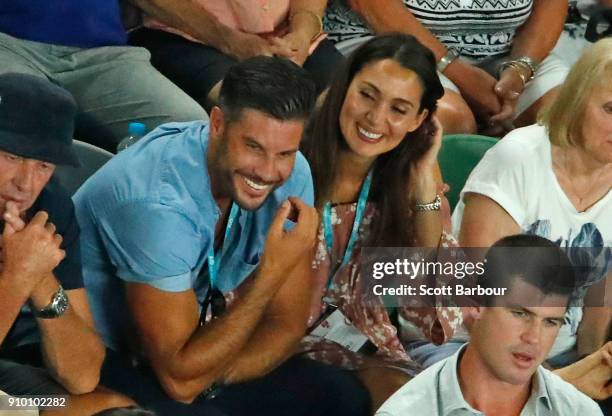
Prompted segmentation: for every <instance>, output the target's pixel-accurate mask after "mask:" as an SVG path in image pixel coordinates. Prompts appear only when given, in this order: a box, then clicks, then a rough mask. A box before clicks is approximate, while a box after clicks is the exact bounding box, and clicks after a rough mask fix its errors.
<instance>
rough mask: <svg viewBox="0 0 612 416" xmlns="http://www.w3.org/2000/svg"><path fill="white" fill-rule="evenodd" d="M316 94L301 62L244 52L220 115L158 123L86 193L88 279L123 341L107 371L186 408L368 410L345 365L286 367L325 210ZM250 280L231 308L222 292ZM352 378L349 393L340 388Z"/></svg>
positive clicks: (114, 343)
mask: <svg viewBox="0 0 612 416" xmlns="http://www.w3.org/2000/svg"><path fill="white" fill-rule="evenodd" d="M314 99H315V93H314V85H313V83H312V80H310V79H309V76H308V75H307V73H305V71H304V70H303V69H301V68H299V67H298V66H297V65H295V64H293V63H291V62H289V61H287V60H283V59H277V58H266V57H259V58H253V59H250V60H247V61H244V62H242V63H241V64H239V65H236V66H235V67H233V69H232V70H230V71H229V72H228V75H227V77H226V78H225V80H224V82H223V88H222V90H221V98H220V107H214V108H213V110H212V112H211V117H210V123H205V122H200V121H196V122H192V123H175V124H167V125H163V126H161V127H159V128H158V129H156V130H154V131H153V132H151V133H150V134H149V135H147V136H145V137H144V138H143V139H141V141H139V142H138V143H136V144H135V145H134V146H132V147H130V148H128V149H127V150H126V151H124V152H122V153H120V154H119V155H118V156H117V157H115V158H113V159H112V160H111V161H110V162H109V163H108V164H107V165H105V166H104V167H103V168H102V169H101V170H100V171H99V172H97V173H96V174H95V175H94V176H93V177H92V178H90V179H89V180H88V181H87V182H86V183H85V184H84V185H83V187H82V188H81V189H80V190H79V191H78V193H77V194H76V195H75V198H74V200H75V205H76V212H77V218H78V221H79V223H80V224H81V226H82V234H81V235H82V243H81V246H82V250H83V251H82V252H83V257H84V258H85V259H86V261H85V262H84V263H86V264H85V265H84V271H83V274H84V280H85V286H86V288H87V289H88V294H89V298H90V302H91V305H92V311H93V314H94V318H95V321H96V324H97V326H98V329H99V330H100V332H101V334H102V337H103V339H104V340H105V342H106V343H107V345H108V346H109V347H110V349H111V351H109V355H110V357H111V358H110V359H107V363H106V364H105V366H104V369H103V372H102V382H103V383H104V384H105V385H107V386H109V387H113V388H115V389H117V390H119V391H122V392H124V393H126V394H128V395H130V396H132V397H134V398H135V399H136V400H137V401H139V402H140V403H142V404H143V405H145V406H148V407H151V408H153V409H154V410H156V411H158V412H160V413H161V414H172V415H173V416H177V415H180V414H188V415H194V414H196V415H197V414H206V415H214V414H218V412H223V413H225V412H227V413H228V414H250V415H257V414H278V413H281V414H289V413H291V414H295V415H300V414H304V415H307V414H308V415H316V414H321V415H323V414H347V415H348V414H361V413H363V412H365V411H367V407H368V403H367V400H359V401H357V402H358V403H357V404H355V401H354V400H353V399H352V396H353V394H362V390H363V389H362V388H361V387H360V386H358V385H357V382H356V381H354V380H353V379H352V378H350V377H349V376H347V375H345V374H343V373H341V372H340V371H339V370H335V369H333V368H331V367H326V366H321V365H319V364H318V363H314V362H310V361H307V360H303V359H292V360H290V361H288V362H287V363H285V364H283V365H281V366H280V367H279V365H280V364H281V363H282V362H283V361H284V360H285V359H287V358H288V357H289V356H290V355H291V354H292V352H293V351H294V348H295V346H296V344H297V342H298V341H299V339H300V338H301V336H303V334H304V332H305V329H306V322H307V318H308V308H309V299H310V298H309V296H308V286H309V283H310V282H309V277H310V273H309V269H310V261H309V258H310V252H311V250H312V247H313V244H314V240H315V237H316V231H317V226H318V217H317V214H316V211H315V210H314V208H312V207H311V206H310V205H312V203H313V189H312V178H311V175H310V169H309V167H308V165H307V163H306V161H305V159H304V157H303V156H302V155H301V154H300V153H299V152H298V148H299V144H300V139H301V137H302V134H303V130H304V124H305V121H306V119H307V117H308V116H309V114H310V112H311V111H312V107H313V105H314ZM290 218H291V219H292V222H293V223H294V224H289V223H288V219H290ZM247 278H248V281H246V280H247ZM245 281H246V282H245ZM236 288H239V295H238V298H237V300H235V301H234V302H233V304H232V305H231V307H229V308H227V311H225V312H223V309H225V302H224V297H223V295H222V293H227V292H229V291H232V290H234V289H236ZM209 306H210V309H209ZM207 312H208V313H210V314H212V315H213V319H212V320H209V322H206V323H205V321H207V319H206V315H207ZM128 344H137V345H138V346H140V347H141V348H140V349H137V350H138V352H142V354H143V355H144V360H142V361H143V362H144V363H145V364H141V365H140V368H139V369H137V370H136V371H130V370H129V369H127V368H126V367H127V366H126V365H123V366H122V365H120V363H118V362H117V361H118V360H117V359H115V357H114V356H115V355H116V354H115V352H119V353H120V354H122V356H123V358H124V361H126V362H127V361H128V360H127V359H126V356H125V351H126V350H127V349H128V348H127V346H128ZM133 350H134V348H132V351H133ZM277 367H278V368H277ZM151 370H152V371H151ZM151 373H152V374H154V376H155V378H153V377H151V376H150V374H151ZM268 373H270V374H268ZM266 374H268V375H267V376H266V377H264V378H263V379H260V380H255V381H250V380H253V379H257V378H259V377H262V376H264V375H266ZM309 377H310V378H309ZM323 380H327V381H323ZM247 381H248V382H247ZM262 385H266V386H268V387H267V390H269V391H268V393H267V394H265V393H263V394H262V393H261V391H262V387H261V386H262ZM220 386H223V387H220ZM343 389H349V390H350V391H351V394H349V395H348V396H347V400H338V396H341V395H342V394H343V393H342V391H343ZM355 389H357V392H355ZM219 391H221V393H220V394H219ZM264 391H266V390H265V389H264ZM255 397H256V398H255ZM365 397H366V398H367V394H366V395H365ZM249 398H250V399H249ZM349 398H350V400H348V399H349ZM254 402H255V403H257V406H253V403H254ZM186 404H188V405H186ZM241 406H242V407H241ZM356 406H357V407H356ZM343 407H346V409H343ZM361 408H363V410H361Z"/></svg>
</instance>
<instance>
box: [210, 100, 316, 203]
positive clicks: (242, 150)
mask: <svg viewBox="0 0 612 416" xmlns="http://www.w3.org/2000/svg"><path fill="white" fill-rule="evenodd" d="M303 131H304V121H303V120H277V119H275V118H273V117H271V116H269V115H267V114H264V113H262V112H260V111H257V110H252V109H245V110H243V111H242V114H241V115H240V117H239V119H238V120H235V121H233V122H230V123H227V122H225V121H224V120H223V115H222V111H221V110H220V109H219V108H215V109H213V111H212V112H211V139H212V140H214V141H216V143H215V151H214V154H213V155H212V157H211V158H210V160H209V163H210V168H211V175H214V176H215V177H214V178H213V179H212V180H213V182H214V183H215V184H216V188H217V191H218V192H219V193H221V194H222V195H223V196H227V197H230V198H231V199H232V200H233V201H234V202H236V203H237V204H238V205H239V206H240V207H241V208H243V209H247V210H256V209H257V208H259V207H260V206H261V205H262V204H263V203H264V201H265V200H266V198H267V197H268V196H269V195H270V194H271V193H272V192H273V191H274V190H275V189H276V188H278V187H279V186H281V185H282V184H283V183H284V182H285V181H286V180H287V179H288V178H289V176H290V175H291V172H292V171H293V166H294V164H295V155H296V153H297V151H298V149H299V146H300V140H301V138H302V133H303Z"/></svg>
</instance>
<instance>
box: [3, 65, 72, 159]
mask: <svg viewBox="0 0 612 416" xmlns="http://www.w3.org/2000/svg"><path fill="white" fill-rule="evenodd" d="M76 112H77V105H76V102H75V101H74V98H72V95H71V94H70V93H69V92H68V91H66V90H65V89H63V88H61V87H58V86H57V85H55V84H53V83H52V82H50V81H49V80H47V79H45V78H41V77H36V76H33V75H27V74H16V73H5V74H0V150H2V151H5V152H8V153H12V154H14V155H16V156H21V157H24V158H28V159H36V160H42V161H44V162H50V163H53V164H56V165H72V166H80V163H79V160H78V158H77V156H76V155H75V153H74V151H73V150H72V137H73V135H74V120H75V117H76Z"/></svg>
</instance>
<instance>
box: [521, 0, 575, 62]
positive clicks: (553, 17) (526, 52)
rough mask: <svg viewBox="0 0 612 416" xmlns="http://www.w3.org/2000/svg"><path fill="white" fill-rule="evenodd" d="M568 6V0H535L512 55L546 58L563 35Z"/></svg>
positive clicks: (537, 58)
mask: <svg viewBox="0 0 612 416" xmlns="http://www.w3.org/2000/svg"><path fill="white" fill-rule="evenodd" d="M567 8H568V1H567V0H534V2H533V9H532V11H531V15H530V16H529V19H527V21H526V22H525V24H524V25H523V26H521V27H520V28H519V30H518V31H517V33H516V36H515V37H514V41H513V43H512V56H529V57H531V58H533V59H535V60H537V61H542V60H543V59H544V58H546V57H547V56H548V54H549V53H550V51H551V50H552V49H553V48H554V47H555V45H556V43H557V41H558V40H559V36H561V32H562V31H563V24H564V23H565V18H566V16H567Z"/></svg>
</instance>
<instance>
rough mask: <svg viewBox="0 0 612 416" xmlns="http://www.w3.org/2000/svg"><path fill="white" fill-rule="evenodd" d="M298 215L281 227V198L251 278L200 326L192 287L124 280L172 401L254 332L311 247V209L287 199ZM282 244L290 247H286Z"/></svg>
mask: <svg viewBox="0 0 612 416" xmlns="http://www.w3.org/2000/svg"><path fill="white" fill-rule="evenodd" d="M292 203H293V204H294V206H296V205H297V209H298V210H299V212H300V214H299V217H298V222H297V224H296V226H295V228H294V229H293V230H292V231H289V232H285V231H283V228H282V227H283V223H284V221H285V219H286V218H287V215H288V214H289V212H290V209H291V204H288V203H283V205H282V206H281V208H279V211H278V213H277V216H276V218H275V219H274V222H273V224H272V226H271V227H270V231H269V233H268V238H267V240H266V245H265V249H264V255H263V258H262V261H261V264H260V268H259V269H258V271H257V274H256V277H255V278H254V279H253V281H252V282H251V284H250V285H249V286H248V287H247V289H246V291H245V294H244V296H242V297H241V298H239V299H238V300H237V301H236V302H235V303H234V304H233V305H232V307H231V308H230V310H229V311H227V312H226V314H225V315H223V316H221V317H220V318H217V319H215V320H213V321H212V322H210V323H208V324H207V325H206V326H204V327H199V326H198V320H199V313H198V304H197V301H196V297H195V294H194V293H193V291H192V290H188V291H185V292H180V293H169V292H163V291H161V290H158V289H155V288H153V287H150V286H148V285H145V284H128V291H127V296H128V305H129V306H130V309H131V312H132V314H133V317H134V321H135V323H136V326H137V328H138V330H139V333H140V337H141V340H142V343H143V346H144V348H145V352H146V353H147V356H148V358H149V361H150V363H151V366H152V367H153V369H154V371H155V372H156V374H157V376H158V378H159V380H160V382H161V384H162V386H163V387H164V389H165V390H166V392H167V393H168V395H170V397H172V398H174V399H175V400H179V401H183V402H191V401H192V400H193V399H194V398H195V397H196V396H197V395H198V394H199V393H200V392H201V391H203V390H204V389H205V388H207V387H208V386H210V385H211V384H212V383H214V382H216V381H219V380H221V379H222V378H223V377H222V376H223V374H224V373H225V372H226V371H227V369H228V367H229V366H230V364H231V363H232V362H233V361H234V360H235V359H236V358H237V354H238V352H239V351H241V350H242V349H243V348H244V347H245V345H247V342H248V341H249V339H250V338H251V336H252V335H253V333H254V332H255V330H256V328H257V326H258V325H259V323H260V321H261V319H262V317H263V316H264V313H265V311H266V309H267V307H268V304H269V302H270V300H271V299H273V298H274V297H275V295H276V293H277V292H278V290H279V288H280V287H281V285H282V284H283V281H284V279H285V277H286V276H287V275H288V274H289V273H290V271H291V270H292V269H293V268H294V267H295V265H296V264H297V263H298V261H299V259H301V258H302V257H303V256H304V255H305V253H306V252H307V251H308V250H310V249H311V247H312V244H313V242H314V238H315V233H316V226H317V221H316V211H315V210H314V209H313V208H307V207H306V206H305V205H304V204H303V203H302V202H301V201H298V200H294V199H292ZM287 247H292V249H293V250H289V251H287V249H286V248H287Z"/></svg>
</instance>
